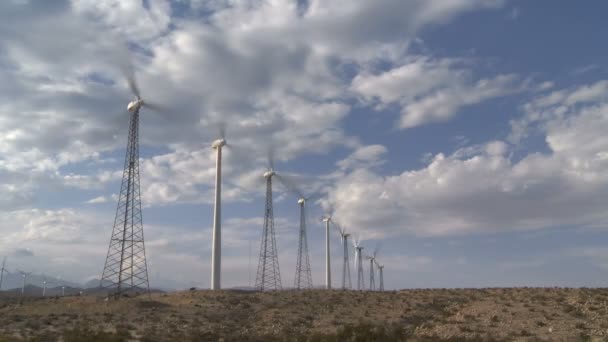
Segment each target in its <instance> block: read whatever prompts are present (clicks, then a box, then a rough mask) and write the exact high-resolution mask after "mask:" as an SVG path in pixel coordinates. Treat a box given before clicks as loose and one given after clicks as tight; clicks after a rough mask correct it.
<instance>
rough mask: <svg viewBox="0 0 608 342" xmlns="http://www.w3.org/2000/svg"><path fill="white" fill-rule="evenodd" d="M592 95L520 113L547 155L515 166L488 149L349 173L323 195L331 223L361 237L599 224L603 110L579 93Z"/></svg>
mask: <svg viewBox="0 0 608 342" xmlns="http://www.w3.org/2000/svg"><path fill="white" fill-rule="evenodd" d="M600 84H601V83H600ZM596 87H597V86H582V87H579V88H577V89H573V90H569V91H560V92H556V93H553V94H550V95H548V96H541V97H539V98H538V99H536V100H534V101H533V102H532V103H533V104H536V105H532V106H533V107H534V108H535V110H531V109H530V108H531V107H530V106H525V108H528V111H527V112H526V113H525V114H524V118H523V119H522V121H521V122H523V123H526V126H525V127H526V128H527V127H530V126H532V125H536V126H537V128H538V129H539V132H540V133H541V134H543V135H544V136H545V140H546V142H547V145H548V148H549V149H550V152H549V153H546V154H542V153H530V154H528V155H527V156H524V157H523V158H522V159H521V160H515V159H513V157H512V155H511V152H512V149H513V147H509V145H507V144H506V143H505V142H502V141H495V142H489V143H486V144H483V145H480V146H469V147H464V148H461V149H459V150H457V151H456V152H454V153H453V154H452V155H444V154H442V153H439V154H436V155H435V156H434V157H433V159H432V160H431V161H430V163H429V164H428V165H427V166H426V167H425V168H422V169H419V170H412V171H405V172H403V173H401V174H398V175H394V176H380V175H378V174H376V173H374V172H371V171H369V170H365V169H356V170H354V171H352V172H350V173H349V174H347V175H346V176H345V177H342V178H340V179H339V180H338V181H337V184H336V186H335V189H333V190H332V191H330V201H331V203H333V205H334V207H335V210H336V217H340V218H341V221H342V222H344V223H345V224H346V225H348V226H350V227H352V228H351V229H354V230H358V231H360V232H361V233H362V234H364V235H365V236H368V237H370V238H380V237H382V236H386V235H393V234H403V233H413V234H419V235H451V234H462V233H467V232H492V231H511V230H520V229H540V228H546V227H555V226H563V225H577V226H597V225H598V224H602V223H603V224H605V223H606V222H608V215H606V211H605V208H604V207H603V205H602V203H603V201H602V198H605V197H606V195H607V194H608V174H607V173H606V169H608V158H607V156H608V140H607V139H605V134H604V132H606V130H607V129H608V116H607V115H608V103H606V102H604V101H600V102H588V101H589V99H590V98H594V99H596V100H597V99H598V98H597V97H596V96H591V95H589V94H593V93H595V91H590V89H595V88H596ZM555 94H559V99H560V101H561V102H560V101H557V100H553V99H552V97H555ZM583 94H584V95H583ZM549 98H551V100H550V101H548V100H547V99H549ZM570 99H577V100H576V101H573V100H570ZM582 101H584V103H587V104H586V105H582V104H581V103H583V102H582ZM538 103H543V106H540V105H538ZM573 103H576V105H572V104H573ZM521 127H524V126H523V124H521Z"/></svg>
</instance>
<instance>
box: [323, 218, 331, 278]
mask: <svg viewBox="0 0 608 342" xmlns="http://www.w3.org/2000/svg"><path fill="white" fill-rule="evenodd" d="M323 222H325V286H326V288H327V289H331V260H330V256H331V251H330V249H329V223H330V222H331V216H327V217H325V218H323Z"/></svg>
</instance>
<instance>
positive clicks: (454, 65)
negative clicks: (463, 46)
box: [351, 57, 525, 128]
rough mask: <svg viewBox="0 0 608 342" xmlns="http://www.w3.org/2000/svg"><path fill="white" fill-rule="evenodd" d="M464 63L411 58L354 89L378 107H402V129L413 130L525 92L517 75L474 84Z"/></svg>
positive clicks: (362, 78) (360, 80) (367, 76)
mask: <svg viewBox="0 0 608 342" xmlns="http://www.w3.org/2000/svg"><path fill="white" fill-rule="evenodd" d="M472 78H473V75H472V72H471V71H470V70H469V69H467V68H466V67H465V66H464V65H463V61H462V60H455V59H432V58H428V57H417V58H409V59H408V60H406V61H404V62H403V65H400V66H396V67H394V68H392V69H390V70H387V71H383V72H380V73H377V74H374V73H369V72H368V73H361V74H359V75H357V76H356V77H355V78H354V79H353V81H352V85H351V89H352V90H353V91H354V92H355V93H357V94H359V95H361V96H362V97H363V99H364V101H365V102H367V103H370V104H376V108H383V107H386V106H387V105H391V104H396V105H398V106H400V107H401V118H400V121H399V127H400V128H412V127H416V126H420V125H424V124H428V123H433V122H443V121H447V120H449V119H451V118H452V117H454V116H455V115H456V114H457V113H458V111H459V110H460V109H461V108H463V107H465V106H469V105H473V104H477V103H480V102H483V101H485V100H488V99H492V98H496V97H500V96H505V95H508V94H513V93H515V92H519V91H522V90H524V88H525V86H524V84H523V82H522V81H521V80H520V79H519V78H518V77H517V76H515V75H499V76H496V77H493V78H483V79H479V80H477V81H474V80H473V79H472Z"/></svg>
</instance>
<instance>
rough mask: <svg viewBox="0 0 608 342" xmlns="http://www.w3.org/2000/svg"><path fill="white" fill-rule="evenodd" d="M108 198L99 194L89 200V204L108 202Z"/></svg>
mask: <svg viewBox="0 0 608 342" xmlns="http://www.w3.org/2000/svg"><path fill="white" fill-rule="evenodd" d="M106 202H108V199H107V198H106V197H105V196H98V197H95V198H91V199H90V200H88V201H87V203H88V204H98V203H106Z"/></svg>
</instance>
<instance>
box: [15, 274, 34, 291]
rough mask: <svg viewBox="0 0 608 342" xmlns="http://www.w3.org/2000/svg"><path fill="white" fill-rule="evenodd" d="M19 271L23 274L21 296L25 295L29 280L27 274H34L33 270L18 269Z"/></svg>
mask: <svg viewBox="0 0 608 342" xmlns="http://www.w3.org/2000/svg"><path fill="white" fill-rule="evenodd" d="M17 272H19V273H21V276H22V277H23V285H22V286H21V296H24V295H25V284H26V282H27V276H29V275H30V274H32V272H23V271H19V270H17Z"/></svg>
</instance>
